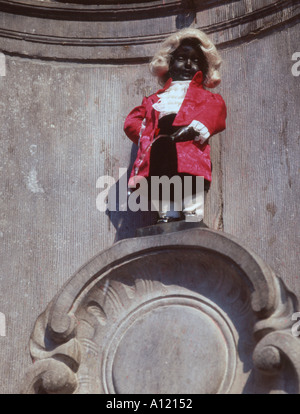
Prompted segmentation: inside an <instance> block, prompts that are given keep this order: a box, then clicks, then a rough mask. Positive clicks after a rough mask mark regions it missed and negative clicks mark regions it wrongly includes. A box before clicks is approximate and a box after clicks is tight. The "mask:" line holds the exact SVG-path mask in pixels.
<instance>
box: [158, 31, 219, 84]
mask: <svg viewBox="0 0 300 414" xmlns="http://www.w3.org/2000/svg"><path fill="white" fill-rule="evenodd" d="M221 63H222V59H221V57H220V55H219V53H218V52H217V49H216V47H215V46H214V44H213V43H212V42H211V40H210V39H209V38H208V37H207V36H206V34H205V33H204V32H202V31H201V30H197V29H183V30H180V31H179V32H177V33H174V34H173V35H172V36H170V37H168V38H167V39H166V40H165V41H164V42H163V43H162V45H161V48H160V49H159V51H158V52H157V53H156V54H155V56H154V57H153V59H152V60H151V62H150V70H151V72H152V74H153V75H155V76H157V77H158V79H159V82H160V83H161V84H164V83H165V82H166V80H167V79H168V78H170V77H171V78H172V79H173V80H190V79H192V78H193V76H194V75H195V73H197V72H198V71H202V73H203V79H204V85H205V86H207V87H208V88H214V87H216V86H217V85H218V84H219V83H220V81H221V78H220V74H219V68H220V65H221Z"/></svg>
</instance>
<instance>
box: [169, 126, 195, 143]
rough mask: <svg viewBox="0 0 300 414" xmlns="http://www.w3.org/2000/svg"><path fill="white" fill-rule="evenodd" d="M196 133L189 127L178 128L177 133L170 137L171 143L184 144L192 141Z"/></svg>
mask: <svg viewBox="0 0 300 414" xmlns="http://www.w3.org/2000/svg"><path fill="white" fill-rule="evenodd" d="M197 135H198V133H197V132H196V131H195V130H194V128H193V127H191V126H186V127H183V128H180V129H179V130H178V131H176V132H174V134H172V135H171V138H172V141H174V142H184V141H191V140H193V139H194V138H195V137H196V136H197Z"/></svg>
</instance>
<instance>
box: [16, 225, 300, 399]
mask: <svg viewBox="0 0 300 414" xmlns="http://www.w3.org/2000/svg"><path fill="white" fill-rule="evenodd" d="M297 306H298V305H297V301H296V298H295V296H294V295H293V294H292V293H291V292H289V291H288V290H287V289H286V288H285V286H284V285H283V283H282V282H281V280H280V279H278V278H277V277H276V276H275V275H274V274H273V272H272V271H271V270H270V268H269V267H268V266H266V265H265V264H264V263H263V262H262V260H261V259H260V258H259V257H257V256H256V255H255V254H254V253H253V252H251V251H249V250H248V249H246V248H245V247H242V246H241V245H240V244H239V243H238V242H237V240H235V239H234V238H232V237H229V236H228V235H225V234H223V233H221V232H216V231H213V230H208V229H204V228H195V229H190V230H182V231H177V232H173V233H168V234H162V235H156V236H148V237H145V236H144V237H141V238H133V239H128V240H123V241H121V242H118V243H117V244H115V245H113V246H112V247H111V248H110V249H108V250H106V251H104V252H102V253H100V254H99V255H97V256H96V257H95V258H93V259H92V260H91V261H90V262H89V263H87V264H86V265H85V266H83V267H82V268H81V269H80V270H79V271H78V273H76V274H75V275H74V276H73V277H72V278H71V279H70V280H69V281H68V283H67V284H66V285H65V286H64V288H63V289H62V290H61V291H60V292H59V293H58V295H57V296H56V297H55V298H54V300H53V301H52V302H51V303H50V305H49V306H48V308H47V309H46V311H45V312H44V313H43V314H42V315H41V316H40V317H39V318H38V320H37V323H36V326H35V329H34V331H33V333H32V336H31V341H30V351H31V355H32V358H33V359H34V362H35V363H34V365H33V366H32V368H30V369H29V371H28V373H27V375H26V377H25V380H24V386H23V392H25V393H40V392H48V393H53V392H60V393H62V392H66V393H67V392H74V393H110V394H114V393H156V394H164V393H175V394H176V393H189V394H191V393H208V394H214V393H252V392H257V390H259V391H260V392H264V393H268V392H278V391H280V392H290V393H298V392H299V379H300V365H299V355H300V339H299V338H297V337H295V336H293V335H292V332H291V326H292V319H291V315H292V314H293V313H294V312H295V311H296V310H297ZM252 358H253V359H252ZM57 360H58V361H61V362H58V361H57ZM51 361H52V362H51ZM51 364H53V366H52V365H51ZM292 370H294V373H293V375H291V374H290V373H291V372H292ZM287 374H288V376H287Z"/></svg>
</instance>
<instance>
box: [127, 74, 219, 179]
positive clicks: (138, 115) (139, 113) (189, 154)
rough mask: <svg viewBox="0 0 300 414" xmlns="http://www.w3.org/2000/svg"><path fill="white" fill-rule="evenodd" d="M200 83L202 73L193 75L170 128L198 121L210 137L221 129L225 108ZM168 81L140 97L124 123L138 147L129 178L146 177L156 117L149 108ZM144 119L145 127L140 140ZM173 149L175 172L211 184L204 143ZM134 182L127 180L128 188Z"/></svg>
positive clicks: (155, 128)
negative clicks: (137, 104) (175, 163)
mask: <svg viewBox="0 0 300 414" xmlns="http://www.w3.org/2000/svg"><path fill="white" fill-rule="evenodd" d="M202 80H203V76H202V72H197V73H196V74H195V76H194V78H193V79H192V81H191V83H190V85H189V88H188V90H187V93H186V96H185V98H184V101H183V103H182V105H181V107H180V110H179V112H178V114H177V115H176V118H175V120H174V122H173V125H174V126H186V125H189V124H190V123H191V122H192V121H193V120H196V121H200V122H201V123H202V124H203V125H205V126H206V128H207V129H208V131H209V133H210V135H211V136H212V135H214V134H217V133H218V132H221V131H223V130H224V129H225V119H226V106H225V102H224V100H223V98H222V97H221V95H219V94H215V93H212V92H209V91H207V90H206V89H204V88H203V85H202ZM171 82H172V79H169V80H168V81H167V82H166V84H165V86H164V88H163V89H160V90H159V91H157V92H156V93H155V94H153V95H150V96H149V97H148V98H144V99H143V102H142V104H141V105H140V106H137V107H136V108H134V109H133V110H132V111H131V112H130V114H129V115H128V116H127V118H126V120H125V125H124V131H125V133H126V135H127V136H128V137H129V138H130V139H131V140H132V141H133V142H134V143H135V144H137V145H139V149H138V153H137V158H136V160H135V162H134V165H133V169H132V172H131V176H130V178H131V177H133V176H136V175H138V176H142V177H148V175H149V165H150V150H151V144H152V142H153V140H154V136H155V131H156V130H157V125H158V117H159V112H158V111H156V110H155V109H154V108H152V105H153V104H154V103H155V102H157V101H158V100H159V98H158V96H157V95H158V94H160V93H162V92H164V91H165V90H167V89H168V88H169V87H170V84H171ZM144 118H145V122H146V125H145V129H144V131H143V133H142V135H141V137H140V130H141V126H142V122H143V119H144ZM139 138H140V139H139ZM176 150H177V165H178V173H188V174H192V175H199V176H202V177H204V178H205V179H206V180H208V181H211V161H210V146H209V144H208V143H207V141H206V142H205V143H204V144H202V145H201V144H200V143H198V142H196V141H187V142H178V143H177V144H176ZM134 183H136V181H135V182H134V181H132V180H129V185H130V184H133V185H134Z"/></svg>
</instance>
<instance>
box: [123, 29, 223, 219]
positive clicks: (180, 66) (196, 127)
mask: <svg viewBox="0 0 300 414" xmlns="http://www.w3.org/2000/svg"><path fill="white" fill-rule="evenodd" d="M221 62H222V61H221V58H220V56H219V54H218V52H217V50H216V47H215V46H214V45H213V43H212V42H211V41H210V39H209V38H208V37H207V36H206V35H205V34H204V33H203V32H202V31H200V30H197V29H183V30H181V31H179V32H177V33H175V34H173V35H171V36H170V37H169V38H167V39H166V40H165V41H164V42H163V43H162V45H161V48H160V49H159V51H158V52H157V53H156V55H155V56H154V57H153V59H152V60H151V62H150V70H151V72H152V74H153V75H154V76H157V78H158V81H159V83H160V84H161V85H163V88H162V89H160V90H158V91H157V92H156V93H154V94H153V95H151V96H149V97H145V98H144V99H143V101H142V104H141V105H140V106H138V107H136V108H134V109H133V110H132V111H131V112H130V113H129V115H128V116H127V118H126V120H125V125H124V131H125V133H126V135H127V136H128V137H129V138H130V139H131V140H132V141H133V142H134V143H135V144H137V145H138V147H139V149H138V154H137V158H136V160H135V163H134V165H133V169H132V172H131V176H130V179H129V187H132V188H134V187H135V186H136V184H137V183H138V178H139V177H146V178H147V180H150V179H151V177H162V176H167V177H168V178H169V179H170V178H172V177H176V176H179V177H180V179H181V183H182V191H181V194H183V195H184V196H183V198H182V200H180V201H182V203H180V204H181V206H180V207H179V206H178V200H177V199H176V197H175V196H174V191H173V192H172V193H171V199H170V200H165V199H164V196H163V195H162V194H160V207H159V219H158V222H169V221H174V220H182V219H185V220H186V221H201V220H202V219H203V214H204V203H203V198H201V197H200V198H197V197H196V202H195V201H194V200H195V197H194V200H193V196H195V195H197V191H198V188H197V183H196V181H197V180H196V177H204V183H205V188H208V187H209V185H210V181H211V161H210V145H209V139H210V138H211V137H212V136H213V135H214V134H217V133H218V132H221V131H223V130H224V129H225V119H226V105H225V103H224V100H223V98H222V97H221V96H220V95H219V94H216V93H212V92H210V91H208V90H206V89H205V87H207V88H214V87H216V86H217V85H218V84H219V83H220V74H219V67H220V65H221ZM185 177H191V181H192V185H191V188H192V194H188V195H187V196H186V193H185V191H184V183H185V182H186V181H185V179H184V178H185ZM150 187H151V186H150ZM148 197H149V199H150V200H151V190H149V193H148ZM197 200H199V201H197ZM170 201H171V203H170Z"/></svg>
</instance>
